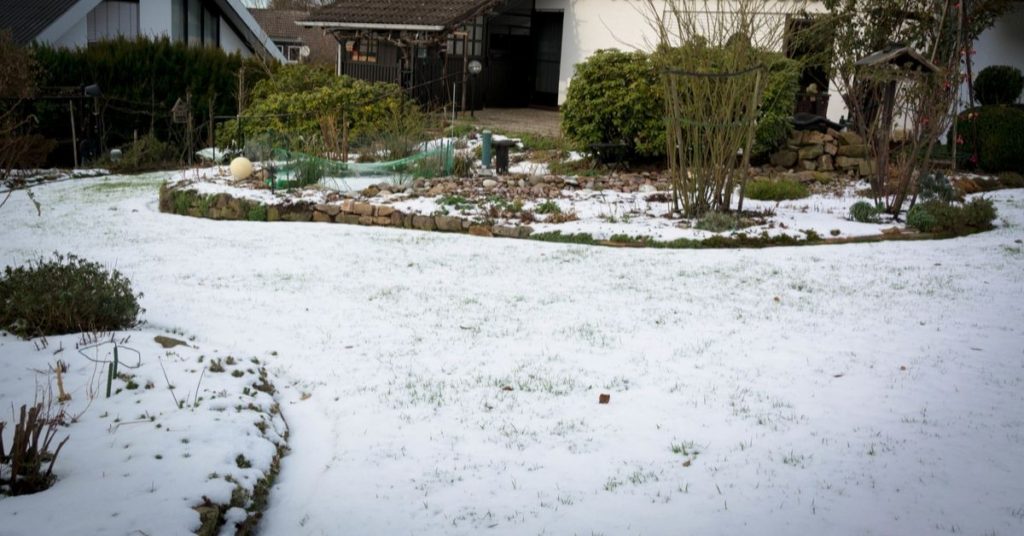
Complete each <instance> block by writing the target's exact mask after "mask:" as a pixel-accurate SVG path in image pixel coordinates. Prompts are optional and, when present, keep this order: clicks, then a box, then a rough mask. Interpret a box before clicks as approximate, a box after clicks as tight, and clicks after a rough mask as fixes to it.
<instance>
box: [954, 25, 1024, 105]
mask: <svg viewBox="0 0 1024 536" xmlns="http://www.w3.org/2000/svg"><path fill="white" fill-rule="evenodd" d="M974 49H975V54H974V61H973V65H972V68H973V71H974V76H978V73H980V72H981V70H982V69H984V68H985V67H989V66H991V65H1011V66H1013V67H1016V68H1018V69H1020V70H1021V71H1024V5H1019V6H1017V7H1016V8H1015V9H1014V11H1012V12H1011V13H1008V14H1006V15H1004V16H1003V18H1001V19H999V21H998V22H996V24H995V25H994V26H993V27H991V28H989V29H988V30H986V31H985V33H983V34H981V37H979V38H978V41H977V42H976V43H975V45H974ZM961 94H962V95H963V99H964V103H965V105H966V106H970V103H968V102H967V94H968V93H967V86H966V82H965V83H964V87H963V90H962V93H961Z"/></svg>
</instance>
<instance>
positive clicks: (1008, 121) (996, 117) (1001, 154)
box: [957, 106, 1024, 173]
mask: <svg viewBox="0 0 1024 536" xmlns="http://www.w3.org/2000/svg"><path fill="white" fill-rule="evenodd" d="M957 133H958V135H959V137H960V141H961V142H962V145H961V149H962V151H961V152H962V154H965V155H967V158H968V164H969V165H973V166H976V167H978V168H980V169H982V170H984V171H987V172H989V173H998V172H1000V171H1015V172H1017V173H1024V110H1022V109H1020V108H1018V107H1015V106H982V107H981V108H974V109H971V110H967V111H965V112H963V113H961V114H960V115H959V117H957Z"/></svg>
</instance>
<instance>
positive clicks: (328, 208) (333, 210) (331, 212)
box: [316, 204, 341, 217]
mask: <svg viewBox="0 0 1024 536" xmlns="http://www.w3.org/2000/svg"><path fill="white" fill-rule="evenodd" d="M316 210H317V211H319V212H323V213H324V214H326V215H328V216H331V217H334V216H337V215H338V213H339V212H341V207H340V206H338V205H328V204H319V205H317V206H316Z"/></svg>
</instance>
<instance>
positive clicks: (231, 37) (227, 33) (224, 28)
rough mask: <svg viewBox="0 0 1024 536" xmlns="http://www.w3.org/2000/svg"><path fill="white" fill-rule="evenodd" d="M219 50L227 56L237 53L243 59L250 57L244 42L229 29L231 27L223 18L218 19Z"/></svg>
mask: <svg viewBox="0 0 1024 536" xmlns="http://www.w3.org/2000/svg"><path fill="white" fill-rule="evenodd" d="M220 48H221V49H223V50H224V52H227V53H228V54H231V53H233V52H238V53H240V54H241V55H242V57H245V58H248V57H249V56H251V55H252V53H251V52H249V47H248V46H246V44H245V41H244V40H243V39H242V38H241V37H239V36H238V34H236V33H235V31H234V30H232V29H231V25H230V24H228V23H227V21H226V20H224V19H223V18H221V19H220Z"/></svg>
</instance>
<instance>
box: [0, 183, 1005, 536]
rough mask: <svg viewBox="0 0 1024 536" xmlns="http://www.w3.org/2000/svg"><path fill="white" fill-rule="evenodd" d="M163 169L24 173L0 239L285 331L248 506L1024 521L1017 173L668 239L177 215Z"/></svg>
mask: <svg viewBox="0 0 1024 536" xmlns="http://www.w3.org/2000/svg"><path fill="white" fill-rule="evenodd" d="M128 180H130V181H136V182H134V183H132V184H130V185H129V184H127V183H125V182H124V181H128ZM105 181H106V182H105ZM104 184H106V185H105V186H104ZM158 184H159V179H158V178H157V177H155V176H150V177H148V178H144V179H124V178H113V179H86V180H82V181H74V182H65V183H59V184H53V185H48V186H44V187H40V188H39V189H38V190H37V192H36V193H37V197H38V199H39V200H40V201H41V202H42V203H43V211H44V212H43V216H42V217H37V216H36V215H35V211H34V209H33V208H32V207H31V206H30V205H29V204H28V202H27V201H25V200H24V197H23V196H19V197H17V198H16V199H13V200H12V201H11V202H9V203H8V205H7V206H6V207H4V209H3V212H0V218H2V219H3V227H2V230H0V262H2V263H4V264H11V263H21V262H24V261H25V260H27V259H29V258H33V257H36V256H38V255H41V254H47V253H49V252H51V251H53V250H60V251H73V252H75V253H78V254H80V255H82V256H84V257H87V258H90V259H93V260H98V261H101V262H103V263H106V264H108V265H111V266H116V267H117V268H118V269H120V270H121V271H122V272H124V273H125V274H126V275H128V276H129V277H130V278H131V279H132V281H133V283H134V285H135V287H136V289H137V290H139V291H142V292H144V293H145V297H144V299H143V306H144V307H145V308H146V309H147V312H146V320H147V321H148V325H147V326H145V327H146V329H149V330H153V331H161V330H168V329H180V330H184V331H185V332H186V333H188V334H191V335H195V336H196V343H197V344H199V345H200V346H201V347H204V348H218V349H220V351H221V352H222V354H223V353H232V354H235V355H245V356H249V355H258V356H269V355H270V353H271V352H274V351H277V352H278V355H277V356H276V357H274V356H270V357H267V358H266V363H267V365H268V367H269V368H270V369H271V372H272V373H273V374H274V375H275V376H276V377H277V378H278V388H279V390H280V391H281V393H280V396H281V397H282V399H283V407H282V409H283V413H284V416H285V418H286V419H287V421H288V424H289V426H290V431H291V437H290V441H289V444H290V447H291V449H292V452H291V454H290V455H289V456H288V457H286V458H285V461H284V464H283V468H282V473H281V477H280V479H279V481H278V484H277V485H276V486H275V488H274V489H273V492H272V496H271V503H270V509H269V511H268V512H267V514H266V517H265V519H264V521H263V524H262V532H263V533H264V534H274V535H277V534H316V535H319V534H430V533H434V534H441V533H446V534H447V533H451V534H478V533H481V532H487V533H493V534H609V535H611V534H616V535H618V534H799V533H804V534H948V533H953V532H955V533H963V534H977V535H981V534H999V535H1013V534H1020V533H1022V532H1024V461H1022V460H1024V326H1022V319H1024V244H1022V243H1021V241H1022V240H1024V230H1022V227H1021V226H1022V225H1024V191H1021V190H1009V191H1003V192H999V193H995V194H991V196H990V197H992V198H993V199H994V200H995V201H996V206H997V208H998V209H999V211H1000V218H1001V221H1000V222H999V228H998V229H996V230H995V231H992V232H989V233H984V234H980V235H975V236H970V237H966V238H960V239H955V240H947V241H928V242H890V243H880V244H869V245H868V244H865V245H845V246H822V247H802V248H776V249H768V250H757V251H753V250H745V251H662V250H633V249H630V250H621V249H611V248H595V247H585V246H569V245H559V244H546V243H537V242H532V241H525V240H500V239H485V238H476V237H471V236H464V235H448V234H441V233H424V232H415V231H406V230H399V229H385V228H370V227H359V226H348V225H317V224H308V223H295V224H292V223H273V224H267V223H249V222H216V221H210V220H201V219H193V218H187V217H180V216H172V215H166V214H161V213H159V212H157V209H156V191H157V187H158ZM0 352H2V354H0V359H4V360H7V359H11V357H12V356H11V355H8V353H7V351H6V350H4V349H3V348H0ZM603 393H606V394H610V395H611V401H610V403H609V404H607V405H602V404H598V396H599V395H600V394H603ZM162 394H163V396H167V395H166V394H165V393H162ZM74 440H75V439H74V438H72V442H73V441H74ZM72 447H73V446H72V444H71V443H69V444H68V446H67V447H66V448H69V449H70V448H72ZM62 458H63V455H62ZM70 460H71V459H70V458H68V460H63V459H62V461H64V462H70ZM197 462H198V460H195V459H194V458H193V459H191V460H185V459H181V458H180V457H177V456H168V457H166V458H165V459H164V460H162V463H167V464H186V463H197ZM216 463H219V461H218V460H209V464H210V466H211V467H213V466H215V465H216ZM77 470H78V469H77V468H76V467H71V466H69V465H67V464H63V463H58V468H57V474H58V477H60V478H61V479H62V480H60V481H58V483H57V485H56V487H55V488H53V489H52V490H51V491H48V492H45V493H43V494H42V495H39V496H38V500H39V501H41V502H45V501H46V500H47V499H46V497H47V495H48V494H58V493H62V492H61V491H60V489H61V486H62V485H65V484H70V483H71V482H72V478H71V476H69V475H72V473H74V472H75V471H77ZM211 470H213V469H211ZM185 491H186V492H188V491H192V492H195V493H201V492H202V491H201V490H199V489H196V490H185ZM17 500H19V501H24V500H30V499H23V498H22V499H17ZM11 501H12V499H0V512H5V514H3V515H5V516H6V515H7V514H6V512H9V511H10V508H11V506H9V505H10V504H11ZM124 508H125V509H128V508H131V503H129V504H125V505H124ZM47 515H49V514H47ZM104 515H106V514H105V513H101V512H97V513H96V514H95V519H93V518H92V517H90V516H87V515H86V516H84V517H76V518H73V519H68V520H67V525H66V530H67V533H68V534H83V533H92V532H97V531H98V529H95V530H94V529H92V527H99V526H104V527H106V526H108V525H100V523H101V522H103V523H106V522H108V521H109V520H107V519H103V520H101V519H100V517H101V516H104ZM0 527H2V525H0ZM83 527H85V528H83ZM119 528H123V529H125V530H124V532H130V531H131V530H134V529H133V527H131V526H130V525H129V524H127V523H125V524H124V525H120V526H119ZM0 532H3V533H4V534H5V536H6V532H5V531H4V530H3V529H2V528H0ZM112 533H116V532H112ZM167 533H176V530H168V532H167Z"/></svg>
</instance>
